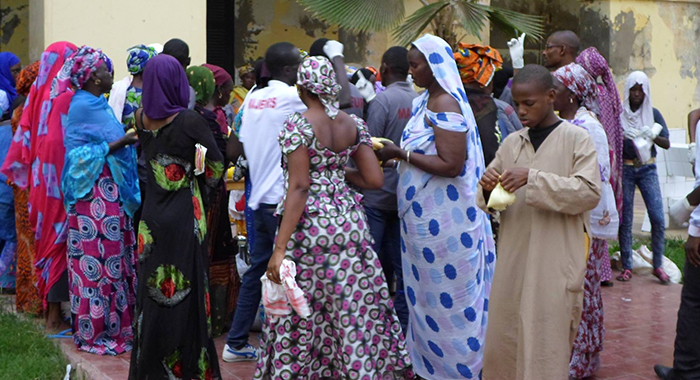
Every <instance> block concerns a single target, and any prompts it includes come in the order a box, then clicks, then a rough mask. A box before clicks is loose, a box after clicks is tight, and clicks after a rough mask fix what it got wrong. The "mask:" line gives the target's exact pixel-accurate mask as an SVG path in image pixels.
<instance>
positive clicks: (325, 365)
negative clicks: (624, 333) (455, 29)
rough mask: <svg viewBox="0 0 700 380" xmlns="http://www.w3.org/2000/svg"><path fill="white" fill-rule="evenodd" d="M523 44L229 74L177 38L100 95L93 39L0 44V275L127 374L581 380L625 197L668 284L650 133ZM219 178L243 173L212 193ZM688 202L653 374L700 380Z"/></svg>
mask: <svg viewBox="0 0 700 380" xmlns="http://www.w3.org/2000/svg"><path fill="white" fill-rule="evenodd" d="M523 44H524V35H523V36H521V37H520V38H515V39H513V40H511V41H510V42H509V50H510V57H511V60H512V64H513V66H512V68H503V58H502V57H501V55H500V53H499V52H498V51H497V50H496V49H494V48H492V47H490V46H486V45H477V44H464V43H460V44H459V45H458V46H456V47H455V49H454V50H453V48H452V47H451V46H449V45H448V44H447V43H446V42H445V41H444V40H442V39H441V38H439V37H436V36H433V35H430V34H426V35H424V36H423V37H421V38H419V39H418V40H416V41H414V42H413V44H412V45H411V46H410V48H409V49H406V48H404V47H400V46H395V47H391V48H389V49H388V50H387V51H386V52H385V53H384V54H383V56H382V59H381V64H380V66H379V69H375V68H373V67H366V68H359V69H357V68H349V67H348V66H347V65H346V64H345V60H344V56H343V50H344V47H343V45H342V44H341V43H340V42H338V41H334V40H328V39H325V38H322V39H318V40H316V41H315V42H314V43H313V44H312V45H311V46H310V48H309V50H308V52H306V51H304V50H300V49H299V48H298V47H295V46H294V45H293V44H291V43H287V42H280V43H276V44H274V45H272V46H270V47H269V48H268V49H267V51H266V53H265V57H264V58H262V59H260V60H258V61H256V62H253V63H250V64H247V65H245V66H243V67H241V68H239V69H238V70H237V73H236V74H237V77H238V81H234V78H233V76H232V75H231V74H230V73H228V72H227V71H226V70H225V69H223V68H221V67H219V66H216V65H211V64H202V65H199V66H195V65H192V64H191V59H190V57H189V47H188V46H187V44H186V43H185V42H184V41H181V40H179V39H172V40H170V41H168V42H166V43H165V44H164V45H160V44H151V45H137V46H134V47H132V48H130V49H128V51H127V54H126V67H127V69H128V72H129V75H128V76H127V77H126V78H124V79H122V80H120V81H118V82H116V83H114V65H115V63H114V62H113V61H112V59H110V58H109V57H107V56H106V55H105V54H104V52H102V51H101V50H100V49H97V48H93V47H89V46H82V47H78V46H77V45H74V44H72V43H70V42H56V43H54V44H52V45H50V46H49V47H48V48H47V49H46V50H45V51H44V53H43V54H42V56H41V59H40V60H39V61H37V62H34V63H32V64H29V65H26V66H25V67H24V68H22V66H21V62H19V59H18V58H17V57H16V56H15V55H13V54H11V53H0V111H1V112H0V113H1V114H2V119H3V120H6V121H7V122H5V123H4V124H0V155H1V157H2V158H3V161H4V163H3V164H2V168H1V169H0V171H1V172H2V178H0V180H2V183H1V184H0V186H2V187H0V205H1V207H0V244H2V246H0V247H1V251H0V287H3V288H14V289H15V292H16V294H17V297H16V302H17V309H18V310H19V311H23V312H27V313H32V314H37V315H39V314H42V313H43V314H44V315H46V318H47V320H46V322H47V330H49V331H51V332H52V333H58V334H56V335H53V336H55V337H70V338H72V339H73V340H74V342H75V344H76V346H77V348H78V349H79V350H82V351H86V352H90V353H93V354H97V355H119V354H122V353H125V352H128V351H131V354H130V355H131V361H130V371H129V378H130V379H165V378H168V379H220V378H221V371H220V369H219V358H221V360H223V361H225V362H236V361H257V370H256V373H255V378H257V379H344V378H348V379H385V378H390V379H414V378H423V379H457V378H467V379H471V378H485V379H489V380H490V379H566V378H568V379H583V378H587V377H590V376H593V375H595V373H596V371H597V370H598V369H599V368H600V365H601V361H600V352H601V351H602V350H603V342H604V337H605V324H604V312H603V302H602V296H601V287H604V286H613V282H612V279H613V273H612V268H611V263H610V256H609V254H608V240H610V239H618V238H619V241H620V249H621V256H622V264H623V265H622V266H623V270H622V272H621V273H620V274H619V276H617V277H616V278H617V280H618V281H631V280H632V271H631V270H632V259H631V257H632V219H633V202H634V193H635V189H636V188H639V190H640V191H641V193H642V196H643V198H644V201H645V203H646V206H647V210H648V211H649V216H650V220H651V224H652V248H653V257H654V260H653V262H654V264H653V266H654V271H653V274H654V275H655V276H656V277H657V278H658V279H659V281H660V282H661V283H668V282H669V277H668V275H667V274H666V273H665V272H664V270H663V268H662V257H663V255H664V245H665V243H664V233H665V231H664V219H663V218H664V216H663V210H662V203H661V193H660V187H659V181H658V175H657V172H656V166H655V156H656V149H657V148H656V147H657V146H658V147H659V148H662V149H668V148H669V146H670V143H669V139H668V136H669V132H668V129H667V127H666V124H665V122H664V119H663V117H662V115H661V112H660V111H659V110H657V109H656V108H654V107H653V105H652V98H651V92H650V85H649V78H648V77H647V76H646V75H645V74H644V73H643V72H640V71H637V72H633V73H631V74H630V75H629V76H628V78H627V80H626V82H625V86H624V87H623V89H624V93H623V94H622V96H620V95H619V94H618V91H617V88H616V86H615V82H614V80H613V76H612V73H611V71H610V69H609V67H608V63H607V62H606V60H605V58H604V57H603V56H602V55H601V54H600V53H599V52H598V51H597V50H596V48H595V47H590V48H588V49H585V50H583V51H580V49H581V46H580V42H579V39H578V37H577V36H576V35H575V34H574V33H573V32H570V31H560V32H556V33H554V34H552V35H551V36H550V37H549V38H548V40H547V44H546V47H545V50H544V53H543V58H544V62H545V65H544V66H538V65H524V62H523V52H524V46H523ZM236 82H238V83H240V84H238V85H235V83H236ZM417 88H419V89H420V90H419V92H417V91H416V89H417ZM693 115H694V114H693V113H691V119H692V120H694V121H695V122H696V123H697V126H698V128H700V122H698V120H697V119H698V118H700V117H694V119H693ZM692 129H693V132H694V131H695V130H694V128H692ZM692 137H693V133H691V138H692ZM697 164H700V159H699V160H698V161H697ZM229 168H234V169H231V170H234V171H235V174H234V177H235V178H239V177H243V178H244V181H245V191H240V194H234V195H233V196H230V192H229V190H228V188H227V184H226V179H225V178H226V176H225V173H226V172H227V171H228V170H229ZM696 172H698V173H700V171H698V170H696ZM239 199H242V200H244V201H243V202H242V203H244V206H241V205H240V204H241V202H239V201H238V200H239ZM234 203H235V205H234ZM698 204H700V191H698V192H697V194H696V192H694V193H692V194H690V195H689V196H688V197H687V198H686V199H685V200H684V203H683V205H682V206H683V208H684V209H685V210H686V211H687V214H688V218H689V219H690V231H689V233H690V235H691V237H690V238H689V241H688V243H687V245H686V248H687V252H688V256H687V259H688V264H687V265H686V273H685V276H686V277H685V278H686V280H685V283H684V288H683V294H682V301H681V309H680V311H679V320H678V336H677V340H676V352H675V359H676V360H675V362H674V367H673V368H667V367H663V366H657V367H656V368H655V370H656V371H657V374H658V375H659V377H661V378H664V379H693V378H700V347H699V346H698V342H700V336H698V329H697V326H696V325H697V321H698V320H700V310H699V309H700V308H699V307H698V301H697V298H698V292H699V291H700V289H698V286H697V284H698V278H699V277H698V273H697V271H698V269H697V268H698V266H700V254H698V249H699V247H700V232H699V231H700V215H696V214H698V212H699V211H694V212H693V213H692V215H690V214H691V212H690V211H692V210H694V206H695V205H698ZM231 208H240V209H239V210H238V211H240V212H241V213H242V214H244V215H245V227H243V228H240V231H243V232H245V234H246V235H247V236H246V238H247V240H246V241H247V244H248V245H249V247H250V254H249V267H248V268H247V269H246V271H245V272H244V273H243V275H242V278H239V277H238V271H237V268H236V259H235V255H236V253H237V251H238V247H239V245H238V242H237V241H236V238H235V237H234V235H235V234H233V233H232V230H231V221H230V220H229V210H230V209H231ZM696 236H697V237H696ZM543 263H546V265H543ZM62 302H67V303H68V304H69V305H70V313H69V314H70V316H69V317H68V318H67V319H64V317H63V314H62V311H61V303H62ZM261 302H262V304H263V306H264V310H265V311H264V317H265V321H264V323H263V333H262V335H261V338H260V344H259V347H258V344H253V343H251V337H250V334H249V331H250V330H251V328H252V326H253V324H254V323H255V320H256V317H257V315H258V313H259V306H260V304H261ZM65 323H68V324H69V325H70V328H69V329H63V327H62V325H63V324H65ZM226 329H228V336H227V338H226V345H225V347H224V349H223V352H221V353H220V356H219V353H218V352H217V351H216V348H215V346H214V344H213V340H212V339H213V338H214V337H215V336H218V335H220V334H222V333H224V332H225V331H226ZM62 330H63V331H62Z"/></svg>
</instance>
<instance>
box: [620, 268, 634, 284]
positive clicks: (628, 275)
mask: <svg viewBox="0 0 700 380" xmlns="http://www.w3.org/2000/svg"><path fill="white" fill-rule="evenodd" d="M631 279H632V271H631V270H629V269H625V270H623V271H622V273H621V274H620V275H619V276H617V281H621V282H627V281H629V280H631Z"/></svg>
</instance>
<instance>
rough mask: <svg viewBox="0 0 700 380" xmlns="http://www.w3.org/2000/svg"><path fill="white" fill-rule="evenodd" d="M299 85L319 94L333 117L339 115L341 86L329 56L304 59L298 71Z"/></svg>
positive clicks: (327, 111) (328, 112)
mask: <svg viewBox="0 0 700 380" xmlns="http://www.w3.org/2000/svg"><path fill="white" fill-rule="evenodd" d="M297 86H301V87H303V88H305V89H307V90H309V91H310V92H312V93H314V94H316V95H318V98H319V99H320V100H321V103H322V104H323V108H324V109H325V111H326V115H328V116H329V117H330V118H331V119H335V117H336V116H338V108H339V107H340V103H339V102H338V93H339V92H340V89H341V87H340V85H339V84H338V82H336V80H335V71H334V70H333V65H332V64H331V61H329V60H328V58H326V57H322V56H314V57H307V58H306V59H304V61H303V62H301V65H299V70H298V71H297Z"/></svg>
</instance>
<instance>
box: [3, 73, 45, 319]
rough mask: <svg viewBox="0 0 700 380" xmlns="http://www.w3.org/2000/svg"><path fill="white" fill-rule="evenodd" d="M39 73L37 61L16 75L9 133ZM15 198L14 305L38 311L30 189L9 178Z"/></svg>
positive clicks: (27, 311)
mask: <svg viewBox="0 0 700 380" xmlns="http://www.w3.org/2000/svg"><path fill="white" fill-rule="evenodd" d="M38 74H39V61H37V62H34V63H32V64H31V65H29V66H27V67H25V68H24V69H23V70H22V72H20V74H19V77H18V78H17V100H18V103H19V105H18V106H17V108H15V110H14V112H13V113H12V121H11V126H12V133H13V135H14V134H15V133H16V132H17V129H18V128H19V121H20V120H21V119H22V113H23V111H24V103H25V100H26V98H27V96H28V95H29V90H30V89H31V87H32V83H34V80H35V79H36V77H37V75H38ZM9 182H10V185H11V186H12V191H13V194H14V199H15V226H16V228H17V280H16V288H15V292H16V293H15V294H16V296H15V305H16V307H17V310H18V311H21V312H24V313H29V314H34V315H39V314H41V312H42V310H43V307H42V302H41V298H40V297H39V293H38V292H37V288H36V282H37V273H36V271H35V270H34V252H35V247H34V232H33V231H32V226H31V224H30V223H29V210H28V208H27V206H28V201H29V191H28V190H27V189H23V188H21V187H19V186H17V185H15V184H14V183H13V182H12V181H9Z"/></svg>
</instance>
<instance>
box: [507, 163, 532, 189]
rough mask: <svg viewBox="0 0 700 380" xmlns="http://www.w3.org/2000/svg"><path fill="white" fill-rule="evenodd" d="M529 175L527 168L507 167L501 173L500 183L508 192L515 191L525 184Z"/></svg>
mask: <svg viewBox="0 0 700 380" xmlns="http://www.w3.org/2000/svg"><path fill="white" fill-rule="evenodd" d="M529 175H530V169H528V168H512V169H508V170H506V171H505V172H503V174H502V175H501V185H502V186H503V189H504V190H505V191H507V192H509V193H514V192H516V191H517V190H518V189H519V188H521V187H523V186H525V185H527V178H528V176H529Z"/></svg>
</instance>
